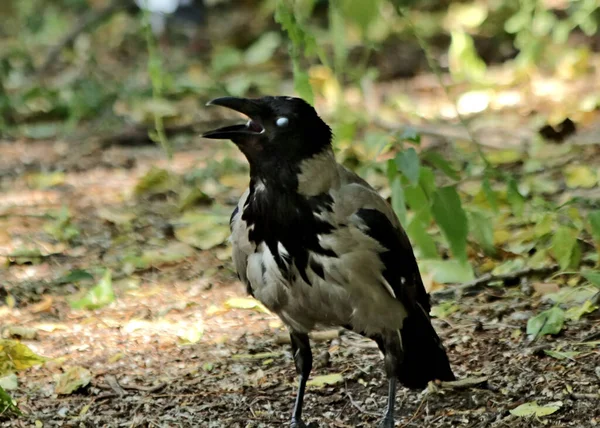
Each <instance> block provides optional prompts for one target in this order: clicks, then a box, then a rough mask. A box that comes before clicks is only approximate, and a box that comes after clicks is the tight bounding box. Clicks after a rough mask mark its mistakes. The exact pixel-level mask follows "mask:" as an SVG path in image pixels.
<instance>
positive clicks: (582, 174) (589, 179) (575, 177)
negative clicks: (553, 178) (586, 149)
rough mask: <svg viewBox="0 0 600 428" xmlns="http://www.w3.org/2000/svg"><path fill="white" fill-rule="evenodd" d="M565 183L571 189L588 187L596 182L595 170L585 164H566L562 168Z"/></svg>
mask: <svg viewBox="0 0 600 428" xmlns="http://www.w3.org/2000/svg"><path fill="white" fill-rule="evenodd" d="M564 174H565V183H566V184H567V187H570V188H572V189H574V188H578V187H583V188H585V189H590V188H592V187H594V186H596V185H597V184H598V175H597V174H596V171H594V170H593V169H592V168H590V167H589V166H587V165H567V166H566V167H565V169H564Z"/></svg>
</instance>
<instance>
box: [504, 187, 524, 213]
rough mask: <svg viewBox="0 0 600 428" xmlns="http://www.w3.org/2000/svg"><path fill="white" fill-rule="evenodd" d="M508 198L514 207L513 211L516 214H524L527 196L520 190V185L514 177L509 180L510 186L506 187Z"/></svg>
mask: <svg viewBox="0 0 600 428" xmlns="http://www.w3.org/2000/svg"><path fill="white" fill-rule="evenodd" d="M506 199H507V200H508V203H509V204H510V206H511V207H512V210H513V213H514V214H515V215H516V216H518V217H519V216H521V215H523V211H524V209H525V198H524V197H523V195H521V193H520V192H519V187H518V184H517V182H516V180H515V179H514V178H511V179H510V180H509V181H508V186H507V189H506Z"/></svg>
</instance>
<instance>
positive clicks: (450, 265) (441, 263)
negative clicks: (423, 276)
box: [419, 259, 475, 284]
mask: <svg viewBox="0 0 600 428" xmlns="http://www.w3.org/2000/svg"><path fill="white" fill-rule="evenodd" d="M419 267H420V268H421V269H422V270H423V272H427V273H430V274H432V275H433V280H434V281H435V282H439V283H440V284H458V283H464V282H469V281H472V280H474V279H475V274H474V273H473V269H472V268H471V266H470V265H469V264H465V263H461V262H460V261H458V260H425V259H423V260H419Z"/></svg>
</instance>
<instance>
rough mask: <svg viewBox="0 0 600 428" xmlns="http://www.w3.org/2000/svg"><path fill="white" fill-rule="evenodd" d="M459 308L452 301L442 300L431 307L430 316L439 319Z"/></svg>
mask: <svg viewBox="0 0 600 428" xmlns="http://www.w3.org/2000/svg"><path fill="white" fill-rule="evenodd" d="M459 309H460V308H459V307H458V305H456V304H455V303H454V302H443V303H440V304H439V305H435V306H432V307H431V312H430V314H431V316H432V317H436V318H439V319H444V318H447V317H448V315H451V314H453V313H454V312H456V311H458V310H459Z"/></svg>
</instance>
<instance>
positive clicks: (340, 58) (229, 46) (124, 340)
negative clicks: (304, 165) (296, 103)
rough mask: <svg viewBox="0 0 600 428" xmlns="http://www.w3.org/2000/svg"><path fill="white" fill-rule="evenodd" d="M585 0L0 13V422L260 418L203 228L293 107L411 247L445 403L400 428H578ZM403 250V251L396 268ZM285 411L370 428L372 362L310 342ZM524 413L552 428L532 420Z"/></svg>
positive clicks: (593, 168) (593, 18)
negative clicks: (444, 353) (265, 100)
mask: <svg viewBox="0 0 600 428" xmlns="http://www.w3.org/2000/svg"><path fill="white" fill-rule="evenodd" d="M599 22H600V4H598V2H597V1H596V0H510V1H497V0H477V1H429V0H413V1H396V0H394V1H392V0H372V1H364V0H329V1H325V0H294V1H292V0H264V1H260V0H237V1H233V0H204V1H191V0H188V1H170V0H147V1H146V0H136V1H135V2H134V1H126V0H120V1H110V0H3V1H2V2H1V3H0V297H1V305H0V328H1V334H2V339H0V410H1V412H0V424H1V425H2V426H23V427H30V426H33V425H35V426H115V427H116V426H160V427H163V426H164V427H166V426H202V427H205V426H207V427H271V426H281V424H282V423H285V421H287V419H288V413H289V411H290V408H291V404H292V400H293V394H294V383H295V380H294V378H295V374H294V369H293V364H292V363H291V360H290V355H289V351H288V347H289V346H288V344H287V342H289V339H287V337H286V330H285V328H284V327H283V326H282V325H281V322H280V321H279V320H278V319H277V318H276V317H275V316H273V315H272V314H270V313H268V311H267V310H266V309H265V308H264V307H262V306H261V305H260V304H259V303H258V302H256V301H254V300H252V299H250V298H248V297H246V296H245V293H244V287H243V286H242V285H240V284H239V283H238V282H237V279H236V276H235V272H234V271H233V268H232V265H231V262H230V247H229V246H228V244H227V242H226V240H227V236H228V233H229V232H228V221H229V214H230V212H231V211H232V210H233V207H234V205H235V203H236V202H237V198H238V197H239V196H240V195H241V193H242V192H243V191H244V189H245V187H246V186H247V182H248V167H247V164H246V162H245V160H244V159H243V157H242V156H241V155H240V154H239V153H238V152H237V150H236V149H235V147H234V146H233V144H231V143H229V142H225V141H209V140H203V139H201V138H200V137H199V135H200V134H201V133H202V132H203V131H206V130H209V129H213V128H215V127H217V126H220V125H221V124H223V123H226V122H227V123H234V122H235V121H237V120H244V119H242V118H240V117H239V115H237V114H235V113H231V112H227V111H223V110H224V109H218V108H206V107H205V103H206V102H207V101H208V100H210V99H212V98H214V97H218V96H224V95H234V96H261V95H267V94H271V95H274V94H285V95H296V96H301V97H303V98H304V99H306V100H307V101H309V102H311V103H313V104H314V105H315V107H316V108H317V110H318V111H319V113H320V114H321V115H322V117H323V118H324V119H325V120H326V121H327V122H328V123H329V124H330V125H331V126H332V128H333V131H334V134H335V141H334V149H335V151H336V155H337V157H338V160H339V161H340V162H342V163H343V164H344V165H346V166H347V167H349V168H351V169H353V170H355V171H356V172H357V173H359V174H360V175H361V176H363V177H364V178H366V179H367V180H368V181H369V182H370V183H371V184H372V185H373V186H374V187H376V188H377V190H378V191H380V193H381V194H382V195H383V196H384V197H386V198H388V200H389V201H390V203H391V204H392V205H393V207H394V210H395V211H396V213H397V214H398V216H399V218H400V220H401V222H402V224H403V225H404V227H405V229H406V230H407V232H408V235H409V237H410V239H411V241H412V243H413V245H414V247H415V253H416V254H417V258H418V260H419V266H420V268H421V271H422V274H423V278H424V282H425V284H426V287H427V288H428V290H429V291H430V292H431V293H432V299H433V303H434V307H433V311H432V315H433V317H434V322H435V325H436V328H437V329H438V331H439V332H440V335H441V336H442V338H443V340H444V343H445V344H446V347H447V349H448V352H449V355H450V358H451V361H452V364H453V366H454V368H455V371H456V373H457V374H458V375H459V377H461V378H463V379H465V378H466V379H467V381H465V382H464V384H463V385H462V386H460V387H456V386H452V387H451V386H444V385H437V386H435V385H431V386H430V387H429V388H428V390H426V391H425V392H423V393H421V392H410V391H406V390H402V391H401V392H399V400H400V401H401V402H402V404H401V405H399V406H398V407H399V408H398V411H397V413H398V417H397V420H398V421H399V424H400V426H403V427H409V426H412V427H424V426H426V427H447V426H457V425H460V426H471V427H488V426H493V427H496V426H497V427H503V426H507V427H508V426H510V427H520V426H522V427H530V426H537V425H540V426H542V425H545V426H561V427H562V426H577V427H583V426H586V427H587V426H595V425H597V424H598V423H600V410H599V409H598V406H597V403H598V399H599V398H600V395H599V391H600V390H599V384H600V347H599V341H600V321H599V320H600V317H599V315H600V313H599V311H598V306H599V304H600V303H599V300H600V272H599V270H598V265H599V252H600V181H599V180H600V122H599V121H598V119H599V117H600V110H599V107H600V33H599V31H598V24H599ZM399 262H401V261H399ZM313 340H314V342H315V343H316V346H315V351H314V352H315V356H317V357H318V358H317V360H318V362H317V367H316V369H315V371H314V373H313V381H312V384H311V385H310V386H309V393H308V396H307V404H306V414H307V417H308V420H309V421H310V420H313V421H315V422H318V423H319V424H320V426H332V427H348V426H352V427H355V426H373V424H374V423H375V421H377V420H378V418H379V414H380V412H381V409H383V407H384V401H385V388H386V387H385V383H384V381H383V375H382V370H381V361H380V356H379V353H378V351H377V349H376V348H375V347H374V345H373V344H371V343H369V341H365V340H364V339H362V338H361V337H359V336H356V335H354V334H350V333H348V332H340V331H338V330H331V331H325V332H319V333H317V334H315V336H314V337H313ZM547 424H550V425H547Z"/></svg>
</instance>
